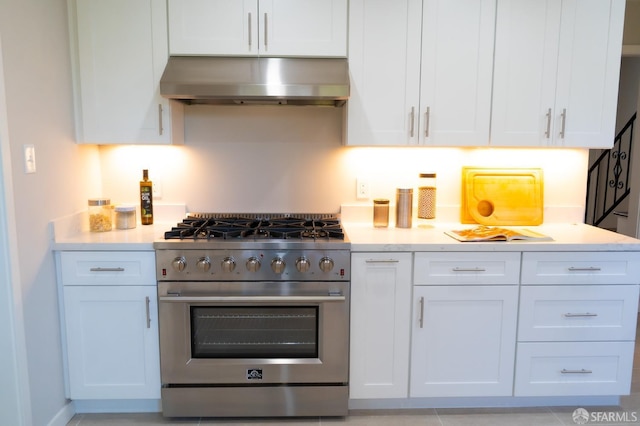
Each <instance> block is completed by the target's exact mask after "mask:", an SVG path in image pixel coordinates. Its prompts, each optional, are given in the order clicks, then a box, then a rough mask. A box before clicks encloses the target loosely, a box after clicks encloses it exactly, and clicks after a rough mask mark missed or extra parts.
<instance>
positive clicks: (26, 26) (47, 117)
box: [0, 0, 100, 425]
mask: <svg viewBox="0 0 640 426" xmlns="http://www.w3.org/2000/svg"><path fill="white" fill-rule="evenodd" d="M0 37H1V38H2V40H3V46H2V47H3V51H2V54H3V63H4V78H5V81H4V84H5V88H6V104H7V111H6V117H7V120H6V123H2V125H3V126H4V128H3V129H2V130H3V132H2V134H3V135H7V138H8V143H9V146H10V150H11V152H10V164H11V166H12V167H11V177H12V182H11V185H12V188H10V189H11V190H12V192H13V194H14V199H15V200H14V204H13V205H9V206H7V208H11V209H12V213H13V215H15V218H16V229H15V231H16V235H17V241H15V242H14V243H15V246H16V247H17V253H14V255H15V256H16V258H17V259H18V271H17V273H16V276H19V277H20V278H19V282H15V281H14V282H12V283H11V284H12V287H13V289H14V291H19V292H20V297H19V298H18V299H22V304H23V306H21V309H22V311H23V313H24V328H25V338H26V350H27V360H26V361H27V367H28V374H29V381H30V383H29V385H30V386H29V388H30V403H31V407H32V420H33V424H34V425H44V424H48V423H49V422H50V421H51V420H52V419H53V418H54V417H55V416H56V415H58V413H59V412H60V411H61V410H63V408H64V406H65V404H66V403H67V401H66V399H65V397H64V387H63V373H62V358H61V347H60V327H59V316H58V304H57V290H56V281H55V268H54V264H53V255H52V253H51V251H50V248H49V243H50V242H49V234H48V225H49V222H50V220H52V219H54V218H57V217H61V216H65V215H68V214H71V213H73V212H76V211H78V210H80V209H82V208H84V207H85V205H86V199H87V198H88V194H89V193H91V192H93V191H96V188H98V187H99V185H100V170H99V161H98V150H97V148H96V147H85V146H78V145H76V144H75V143H74V142H73V122H72V96H71V94H72V91H71V72H70V59H69V47H68V46H69V41H68V31H67V14H66V0H48V1H39V0H2V2H0ZM3 142H5V143H6V141H3ZM24 144H33V145H34V146H35V151H36V163H37V172H36V173H35V174H25V173H24V171H23V167H22V164H23V154H22V151H23V145H24ZM0 184H1V185H3V187H6V185H9V184H10V183H9V182H5V181H4V179H3V181H2V182H0ZM1 419H2V413H0V423H2V424H7V423H4V422H2V420H1Z"/></svg>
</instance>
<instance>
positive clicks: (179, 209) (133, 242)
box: [50, 204, 186, 251]
mask: <svg viewBox="0 0 640 426" xmlns="http://www.w3.org/2000/svg"><path fill="white" fill-rule="evenodd" d="M154 207H155V208H154V216H155V217H154V223H153V225H141V224H140V219H139V218H140V215H139V213H138V214H137V218H138V223H137V226H136V227H135V228H133V229H115V228H114V229H113V230H111V231H107V232H89V226H88V223H89V219H88V217H87V213H86V212H78V213H75V214H72V215H69V216H66V217H62V218H59V219H55V220H53V221H52V222H51V226H50V234H51V247H52V249H53V250H117V251H127V250H131V251H133V250H137V251H144V250H153V242H154V241H155V240H160V239H164V233H165V231H168V230H170V229H171V227H172V226H175V225H176V223H178V222H180V221H181V220H182V218H183V217H184V216H185V214H186V210H185V206H184V204H168V205H158V206H154Z"/></svg>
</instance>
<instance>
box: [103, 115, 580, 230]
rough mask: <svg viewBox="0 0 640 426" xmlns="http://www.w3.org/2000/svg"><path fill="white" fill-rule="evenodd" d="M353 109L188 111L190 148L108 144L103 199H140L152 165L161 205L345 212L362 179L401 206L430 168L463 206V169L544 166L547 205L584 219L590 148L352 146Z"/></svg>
mask: <svg viewBox="0 0 640 426" xmlns="http://www.w3.org/2000/svg"><path fill="white" fill-rule="evenodd" d="M343 112H344V111H343V110H342V109H335V108H310V107H285V108H282V107H277V106H276V107H273V106H232V107H221V106H190V107H187V108H186V117H185V118H186V120H185V127H186V131H185V133H186V135H185V145H184V146H169V147H141V146H136V147H131V146H129V147H113V146H111V147H108V146H103V147H101V148H100V157H101V163H102V166H101V169H102V173H103V178H104V179H103V180H104V181H103V189H104V193H103V194H101V195H103V196H107V197H110V198H111V199H112V200H113V201H114V202H137V196H138V195H137V192H138V181H139V180H140V177H141V176H142V168H149V172H150V175H151V177H152V180H156V181H159V182H160V183H161V186H162V200H156V202H185V203H186V204H187V208H188V210H190V211H205V212H265V213H272V212H338V211H339V209H340V205H341V204H342V203H360V201H358V200H356V196H355V195H356V194H355V186H356V178H357V177H364V178H366V179H367V180H369V181H370V186H371V195H372V197H373V198H377V197H384V198H390V199H392V200H393V199H394V194H395V189H396V187H399V186H405V185H409V186H416V185H417V181H418V174H419V173H420V172H425V171H435V172H436V173H437V175H438V179H437V185H438V205H440V206H454V207H455V206H459V205H460V194H461V192H460V185H461V182H460V176H461V167H462V166H486V167H542V168H543V169H544V173H545V183H546V187H545V204H546V205H547V206H557V207H562V208H567V207H568V208H571V209H572V211H576V210H577V211H578V212H579V213H578V214H577V216H576V215H574V216H573V217H572V218H571V220H579V221H582V214H583V213H582V212H583V206H584V197H585V195H584V189H585V185H586V163H587V153H588V152H587V151H586V150H557V149H556V150H544V149H471V148H467V149H458V148H424V147H420V148H406V147H405V148H360V147H345V146H343V145H341V136H342V132H343V130H344V128H343V125H342V123H343V122H342V113H343ZM568 170H569V171H570V172H567V171H568ZM364 203H367V204H370V203H371V200H369V201H366V202H364ZM453 210H454V211H455V212H456V213H457V211H458V210H457V209H456V208H453ZM565 219H566V218H565Z"/></svg>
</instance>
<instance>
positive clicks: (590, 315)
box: [564, 312, 598, 318]
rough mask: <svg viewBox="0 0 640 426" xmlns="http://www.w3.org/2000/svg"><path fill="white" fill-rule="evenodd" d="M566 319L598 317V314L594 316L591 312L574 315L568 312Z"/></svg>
mask: <svg viewBox="0 0 640 426" xmlns="http://www.w3.org/2000/svg"><path fill="white" fill-rule="evenodd" d="M564 316H565V318H576V317H597V316H598V314H592V313H591V312H585V313H572V312H567V313H566V314H564Z"/></svg>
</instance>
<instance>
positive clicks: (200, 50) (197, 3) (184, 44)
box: [167, 0, 259, 55]
mask: <svg viewBox="0 0 640 426" xmlns="http://www.w3.org/2000/svg"><path fill="white" fill-rule="evenodd" d="M167 4H168V8H169V11H168V13H169V52H170V54H171V55H257V54H258V45H259V39H258V38H259V37H258V19H259V17H258V3H257V0H241V1H238V0H168V2H167Z"/></svg>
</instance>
